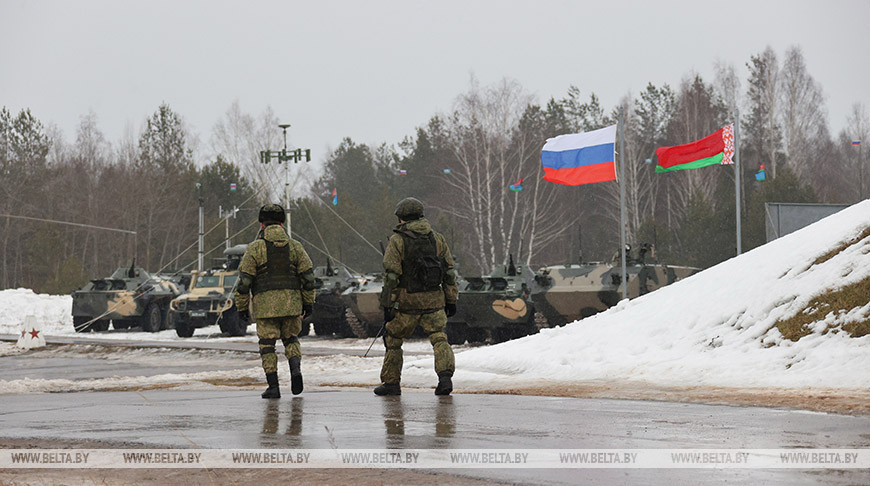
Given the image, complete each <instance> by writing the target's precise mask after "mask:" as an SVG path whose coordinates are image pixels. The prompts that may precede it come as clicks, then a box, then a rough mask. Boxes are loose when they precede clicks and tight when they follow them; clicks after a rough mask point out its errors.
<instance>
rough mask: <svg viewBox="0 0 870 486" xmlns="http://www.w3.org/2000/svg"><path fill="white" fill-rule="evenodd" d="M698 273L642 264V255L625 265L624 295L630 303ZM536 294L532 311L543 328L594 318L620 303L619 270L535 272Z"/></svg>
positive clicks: (589, 267)
mask: <svg viewBox="0 0 870 486" xmlns="http://www.w3.org/2000/svg"><path fill="white" fill-rule="evenodd" d="M698 271H700V269H698V268H694V267H683V266H675V265H664V264H659V263H655V262H652V263H646V262H645V258H644V257H643V254H641V255H640V256H639V257H638V258H631V256H629V257H628V258H627V261H626V279H627V280H628V286H627V287H626V295H627V297H628V298H629V299H634V298H636V297H639V296H641V295H644V294H647V293H649V292H652V291H654V290H656V289H658V288H661V287H664V286H665V285H668V284H672V283H674V282H676V281H678V280H681V279H684V278H686V277H688V276H690V275H692V274H694V273H697V272H698ZM535 281H536V288H537V291H535V292H533V294H532V301H533V302H534V303H535V309H536V311H537V312H539V313H540V314H541V316H539V320H541V317H543V320H545V321H546V324H545V327H552V326H562V325H565V324H567V323H569V322H574V321H576V320H579V319H583V318H585V317H589V316H591V315H594V314H597V313H598V312H601V311H603V310H606V309H608V308H610V307H613V306H614V305H616V304H617V303H618V302H619V301H620V299H622V285H621V281H622V267H621V265H619V264H616V263H615V262H614V263H605V262H591V263H580V264H569V265H553V266H548V267H544V268H542V269H540V270H539V272H538V275H537V276H536V277H535Z"/></svg>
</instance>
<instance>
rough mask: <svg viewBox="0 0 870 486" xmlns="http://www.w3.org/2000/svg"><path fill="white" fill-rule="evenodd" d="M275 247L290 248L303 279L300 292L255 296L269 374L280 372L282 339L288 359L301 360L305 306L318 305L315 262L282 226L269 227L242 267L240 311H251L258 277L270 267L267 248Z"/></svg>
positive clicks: (262, 353) (255, 314)
mask: <svg viewBox="0 0 870 486" xmlns="http://www.w3.org/2000/svg"><path fill="white" fill-rule="evenodd" d="M267 241H268V242H271V243H273V244H274V246H275V247H279V248H283V247H286V246H288V245H289V246H290V248H289V255H290V264H291V265H292V266H293V267H295V273H296V275H297V276H298V278H299V284H300V285H299V287H300V288H298V289H287V288H284V289H277V290H265V291H263V292H256V291H255V293H254V297H253V307H254V309H253V317H254V320H255V321H256V322H257V337H258V338H259V339H260V356H261V358H262V361H263V370H264V371H265V372H266V373H274V372H277V371H278V357H277V355H276V353H275V343H276V341H277V340H278V339H281V341H282V342H283V343H284V354H285V355H286V356H287V358H288V359H289V358H292V357H301V356H302V351H301V349H300V348H299V339H298V338H297V336H298V335H299V331H301V330H302V305H303V304H307V305H313V304H314V292H315V291H314V273H313V265H312V263H311V258H309V257H308V253H306V252H305V249H304V248H303V247H302V245H301V244H300V243H299V242H297V241H295V240H293V239H291V238H290V237H289V236H287V233H286V232H285V231H284V228H283V227H282V226H281V225H278V224H273V225H269V226H266V228H265V230H264V231H263V238H261V239H257V240H256V241H254V242H253V243H251V244H250V245H249V246H248V249H247V251H245V255H244V256H243V257H242V262H241V264H240V265H239V271H240V272H241V276H240V278H239V285H238V287H237V289H236V295H235V298H236V306H237V307H238V309H239V311H244V310H247V309H248V305H249V301H250V297H249V295H248V294H249V292H250V291H251V290H255V289H254V288H255V287H256V281H257V275H258V273H260V274H262V272H263V269H264V268H265V265H266V263H267V258H266V256H267V244H266V242H267Z"/></svg>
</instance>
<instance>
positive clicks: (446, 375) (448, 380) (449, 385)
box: [435, 371, 453, 395]
mask: <svg viewBox="0 0 870 486" xmlns="http://www.w3.org/2000/svg"><path fill="white" fill-rule="evenodd" d="M452 391H453V373H451V372H449V371H442V372H441V373H438V386H436V387H435V394H436V395H450V392H452Z"/></svg>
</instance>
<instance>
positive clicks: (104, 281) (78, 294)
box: [72, 263, 181, 332]
mask: <svg viewBox="0 0 870 486" xmlns="http://www.w3.org/2000/svg"><path fill="white" fill-rule="evenodd" d="M180 294H181V290H179V287H178V284H177V282H173V281H171V280H170V279H169V278H166V277H160V276H156V275H151V274H149V273H148V272H147V271H145V269H144V268H141V267H137V266H136V265H135V263H134V264H132V265H130V266H129V267H121V268H118V269H117V270H115V272H114V273H113V274H112V276H111V277H108V278H98V279H94V280H91V281H90V282H89V283H88V284H87V285H85V286H84V287H83V288H81V289H80V290H76V291H75V292H73V293H72V317H73V326H74V327H75V330H76V332H86V331H105V330H107V329H108V328H109V322H110V321H111V322H112V327H113V328H115V329H127V328H130V327H137V326H138V327H141V328H142V330H143V331H146V332H156V331H159V330H161V329H165V328H166V327H167V326H168V325H169V323H168V321H167V318H166V317H167V310H168V309H169V303H170V301H171V300H172V299H174V298H175V297H177V296H178V295H180Z"/></svg>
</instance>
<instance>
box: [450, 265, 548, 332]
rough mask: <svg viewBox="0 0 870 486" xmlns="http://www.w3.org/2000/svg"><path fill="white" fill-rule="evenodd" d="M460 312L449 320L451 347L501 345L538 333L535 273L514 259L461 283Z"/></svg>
mask: <svg viewBox="0 0 870 486" xmlns="http://www.w3.org/2000/svg"><path fill="white" fill-rule="evenodd" d="M458 283H459V302H458V306H457V313H456V315H454V316H453V317H451V318H449V319H448V320H447V341H448V342H449V343H450V344H462V343H464V342H465V341H466V340H468V342H470V343H480V342H484V341H486V340H487V339H490V340H491V341H492V342H493V343H500V342H504V341H507V340H509V339H514V338H518V337H522V336H527V335H529V334H534V333H536V332H538V329H539V326H538V325H537V324H536V321H535V305H534V303H533V301H532V298H531V296H532V293H533V292H534V291H536V289H535V274H534V272H532V271H531V269H530V268H528V267H526V266H523V265H514V263H513V257H511V259H510V263H508V264H507V265H501V266H499V267H497V268H496V269H495V271H493V272H492V273H491V274H489V275H484V276H481V277H464V278H462V279H460V280H459V282H458Z"/></svg>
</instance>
